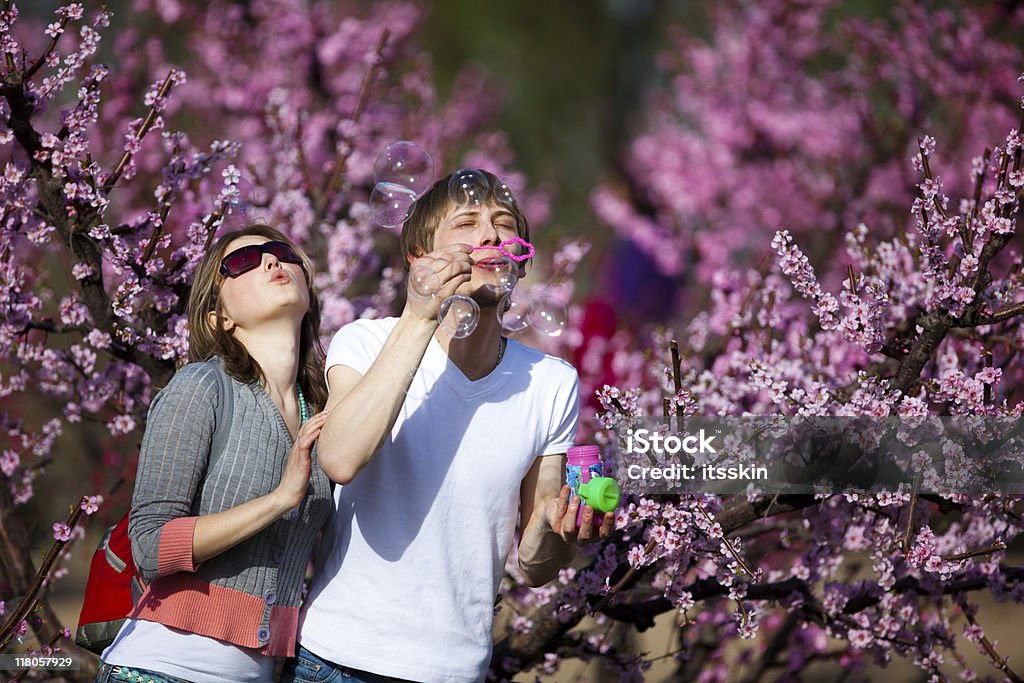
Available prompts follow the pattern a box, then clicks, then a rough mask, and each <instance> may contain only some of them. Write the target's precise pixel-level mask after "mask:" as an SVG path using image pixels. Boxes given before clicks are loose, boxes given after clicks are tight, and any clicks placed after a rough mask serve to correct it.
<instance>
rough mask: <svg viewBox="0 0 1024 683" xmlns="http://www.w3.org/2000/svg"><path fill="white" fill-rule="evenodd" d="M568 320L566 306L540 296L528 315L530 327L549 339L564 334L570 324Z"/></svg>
mask: <svg viewBox="0 0 1024 683" xmlns="http://www.w3.org/2000/svg"><path fill="white" fill-rule="evenodd" d="M568 318H569V315H568V313H566V310H565V304H563V303H562V302H560V301H559V300H557V299H555V298H553V297H550V296H539V297H537V298H536V299H534V300H533V301H532V302H531V303H530V309H529V311H528V312H527V314H526V320H527V322H528V323H529V324H530V327H532V328H533V329H535V330H537V331H538V332H540V333H541V334H546V335H548V336H549V337H557V336H558V335H560V334H562V331H563V330H564V329H565V326H566V325H567V324H568Z"/></svg>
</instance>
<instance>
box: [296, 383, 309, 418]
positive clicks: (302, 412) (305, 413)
mask: <svg viewBox="0 0 1024 683" xmlns="http://www.w3.org/2000/svg"><path fill="white" fill-rule="evenodd" d="M295 388H296V390H298V392H299V424H302V423H303V422H305V421H306V420H308V419H309V407H308V406H307V405H306V397H305V396H303V395H302V387H300V386H299V385H297V384H296V385H295Z"/></svg>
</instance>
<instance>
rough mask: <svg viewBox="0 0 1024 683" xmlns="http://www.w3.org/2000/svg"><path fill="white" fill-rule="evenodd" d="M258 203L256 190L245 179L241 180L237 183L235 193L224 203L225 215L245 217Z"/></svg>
mask: <svg viewBox="0 0 1024 683" xmlns="http://www.w3.org/2000/svg"><path fill="white" fill-rule="evenodd" d="M255 203H256V190H255V189H254V188H253V186H252V183H250V182H249V181H248V180H246V179H245V178H239V179H238V180H237V181H236V182H235V191H234V192H232V193H231V194H229V195H228V196H227V199H226V200H225V202H224V213H225V214H228V215H235V216H244V215H245V214H247V213H249V211H250V210H251V209H252V206H253V204H255Z"/></svg>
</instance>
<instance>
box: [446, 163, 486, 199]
mask: <svg viewBox="0 0 1024 683" xmlns="http://www.w3.org/2000/svg"><path fill="white" fill-rule="evenodd" d="M490 187H491V184H490V183H489V182H488V181H487V176H485V175H484V174H483V173H481V172H480V171H478V170H476V169H474V168H464V169H462V170H460V171H456V172H455V173H453V174H452V177H451V178H449V180H448V197H449V199H451V200H452V204H454V205H455V206H456V207H458V208H472V207H474V206H481V205H482V204H483V203H484V202H485V201H486V200H487V192H488V190H490Z"/></svg>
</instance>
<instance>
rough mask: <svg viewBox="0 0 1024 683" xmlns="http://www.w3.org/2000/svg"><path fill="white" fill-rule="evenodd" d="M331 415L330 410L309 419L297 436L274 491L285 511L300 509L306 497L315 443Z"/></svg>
mask: <svg viewBox="0 0 1024 683" xmlns="http://www.w3.org/2000/svg"><path fill="white" fill-rule="evenodd" d="M329 413H330V411H329V410H325V411H323V412H320V413H317V414H316V415H314V416H313V417H311V418H309V419H308V420H306V421H305V422H304V423H303V424H302V426H301V427H299V433H298V434H296V435H295V443H294V444H293V445H292V450H291V452H290V453H289V454H288V462H286V463H285V466H284V473H283V474H282V475H281V483H280V484H278V485H277V488H276V489H274V496H275V497H276V498H277V499H278V500H279V501H280V505H281V507H282V509H283V510H290V509H292V508H294V507H298V505H299V504H300V503H301V502H302V499H303V498H305V497H306V487H307V486H308V485H309V475H310V472H311V471H312V468H313V458H312V456H311V451H312V450H313V443H314V442H315V441H316V439H317V437H318V436H320V430H321V429H322V428H323V426H324V420H326V419H327V415H328V414H329Z"/></svg>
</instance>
